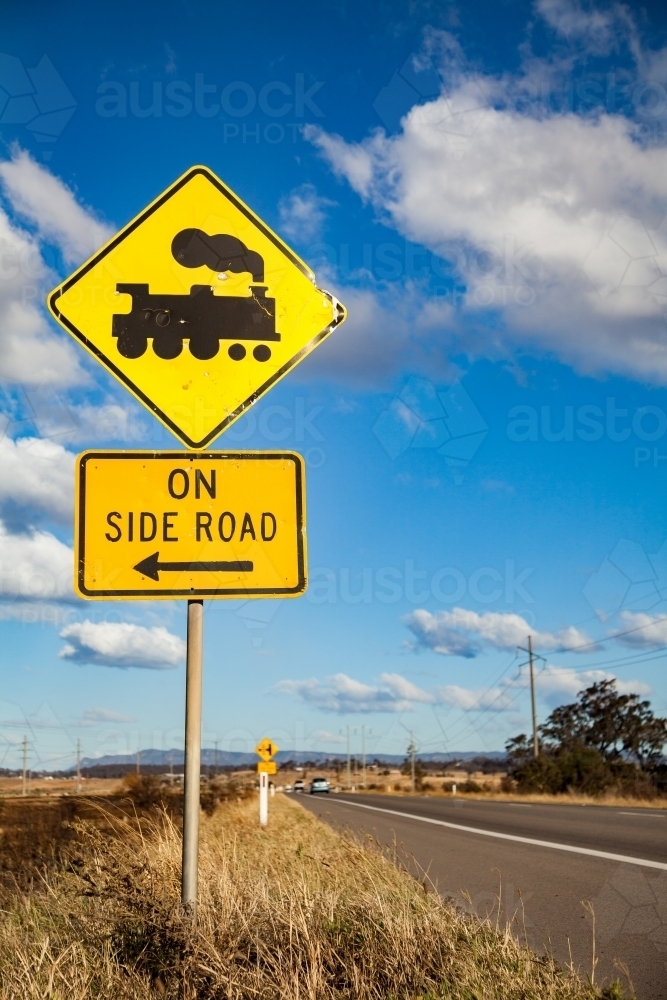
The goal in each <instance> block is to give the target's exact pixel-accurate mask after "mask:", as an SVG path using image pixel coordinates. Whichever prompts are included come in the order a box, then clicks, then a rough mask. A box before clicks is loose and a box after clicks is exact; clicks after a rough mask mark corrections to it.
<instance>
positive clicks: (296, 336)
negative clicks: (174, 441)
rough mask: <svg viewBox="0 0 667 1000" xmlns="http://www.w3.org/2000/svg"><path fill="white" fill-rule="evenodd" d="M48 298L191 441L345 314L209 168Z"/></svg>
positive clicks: (201, 441) (277, 375)
mask: <svg viewBox="0 0 667 1000" xmlns="http://www.w3.org/2000/svg"><path fill="white" fill-rule="evenodd" d="M48 304H49V308H50V310H51V312H52V314H53V315H54V316H55V318H56V319H57V320H58V322H59V323H61V324H62V326H64V327H65V329H66V330H68V331H69V333H71V334H72V336H74V337H75V338H76V339H77V340H79V341H80V342H81V343H82V344H83V345H84V347H86V348H87V349H88V350H89V351H90V353H91V354H93V355H94V356H95V357H96V358H97V360H98V361H100V362H101V363H102V364H103V365H104V366H105V367H106V368H107V369H108V370H109V371H110V372H111V373H112V374H113V375H115V377H116V378H117V379H119V381H120V382H122V383H123V385H125V386H126V388H128V389H129V390H130V391H131V392H132V393H134V395H135V396H136V397H137V399H139V400H140V401H141V402H142V403H143V404H144V405H145V406H147V407H148V409H149V410H150V411H151V412H152V413H153V414H155V416H157V417H158V418H159V419H160V420H161V421H162V422H163V423H164V424H165V425H166V427H168V428H169V430H170V431H172V433H174V434H175V435H176V436H177V437H178V438H180V440H181V441H183V442H184V443H185V444H186V445H188V446H189V447H191V448H203V447H206V446H207V445H208V444H210V442H211V441H213V440H214V439H215V438H216V437H217V436H218V435H219V434H221V433H222V431H224V430H225V429H226V428H227V427H228V426H229V425H230V424H231V423H232V422H233V421H234V420H236V419H237V418H238V417H240V416H241V415H242V414H243V413H244V412H245V411H246V409H247V408H248V407H249V406H251V405H252V403H254V402H255V401H256V400H257V399H259V397H260V396H262V395H263V394H264V393H265V392H267V391H268V390H269V389H270V388H271V387H272V386H273V385H275V383H276V382H277V381H278V380H279V379H281V378H282V377H283V376H284V375H286V374H287V372H289V371H290V369H292V368H293V367H294V366H295V365H297V364H298V363H299V362H300V361H302V360H303V359H304V358H305V357H306V355H307V354H309V353H310V351H312V350H313V349H314V348H315V347H317V345H318V344H320V343H321V342H322V341H323V340H324V339H325V338H326V337H327V336H328V335H329V334H330V333H331V331H332V330H334V329H335V327H336V326H338V325H339V324H340V323H341V322H342V321H343V320H344V319H345V315H346V314H345V309H344V307H343V306H342V305H341V303H340V302H338V301H337V300H336V299H335V298H334V296H333V295H331V294H330V293H329V292H325V291H322V290H321V289H319V288H317V286H316V284H315V276H314V275H313V273H312V271H311V270H310V269H309V268H308V266H307V265H306V264H304V262H303V261H302V260H300V259H299V258H298V257H297V255H296V254H295V253H294V252H293V251H292V250H290V248H289V247H288V246H287V245H286V244H285V243H283V241H282V240H281V239H280V237H279V236H277V235H276V234H275V233H273V232H272V231H271V230H270V229H269V227H268V226H267V225H265V223H263V222H262V221H261V219H259V218H258V217H257V216H256V215H255V214H254V213H253V212H252V211H251V210H250V209H249V208H248V207H247V205H245V204H244V203H243V202H242V201H241V200H240V198H238V197H237V196H236V195H235V194H234V193H233V192H232V191H230V189H229V188H228V187H226V186H225V185H224V184H223V182H222V181H221V180H220V179H219V178H218V177H216V176H215V174H213V173H212V172H211V171H210V170H208V169H207V168H206V167H193V168H192V169H191V170H188V171H187V173H185V174H184V175H183V176H182V177H180V178H179V180H177V181H176V182H175V183H174V184H172V185H171V187H169V188H167V190H166V191H165V192H164V193H163V194H161V195H160V197H159V198H157V199H156V200H155V201H154V202H153V203H152V204H151V205H149V206H148V207H147V208H146V209H145V210H144V211H143V212H142V213H141V214H140V215H138V216H137V218H136V219H133V220H132V222H130V223H129V224H128V225H127V226H125V228H124V229H122V230H121V231H120V232H119V233H118V234H117V235H116V236H114V237H113V239H112V240H110V241H109V243H107V244H106V246H104V247H102V249H101V250H99V251H98V252H97V253H96V254H95V255H94V256H93V257H91V259H90V260H88V261H87V262H86V263H85V264H83V265H82V266H81V267H80V268H79V269H78V270H77V271H75V272H74V274H72V275H71V277H69V278H68V279H67V280H66V281H65V282H64V283H63V284H62V285H60V286H59V287H58V288H56V289H55V290H54V291H53V292H51V294H50V295H49V298H48Z"/></svg>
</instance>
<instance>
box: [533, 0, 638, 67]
mask: <svg viewBox="0 0 667 1000" xmlns="http://www.w3.org/2000/svg"><path fill="white" fill-rule="evenodd" d="M535 7H536V9H537V11H539V13H540V15H541V16H542V17H543V18H544V20H545V21H546V22H547V24H548V25H549V26H550V27H551V28H553V29H554V31H556V32H557V33H558V34H559V35H562V36H563V38H565V39H567V41H568V42H570V43H574V42H576V43H580V44H583V45H584V46H585V47H586V49H587V51H588V52H589V53H590V54H595V55H599V56H603V55H609V53H610V52H611V51H612V50H613V49H615V48H617V47H618V45H619V43H620V42H621V41H623V40H624V39H627V40H628V41H629V43H630V45H631V47H632V48H634V49H636V46H637V38H636V31H635V27H634V22H633V21H632V18H631V16H630V12H629V10H628V8H627V7H626V6H625V5H624V4H620V3H614V4H612V5H611V6H610V7H608V8H607V9H606V10H600V9H598V8H595V7H588V8H584V7H583V6H582V4H581V3H579V2H577V0H537V2H536V4H535Z"/></svg>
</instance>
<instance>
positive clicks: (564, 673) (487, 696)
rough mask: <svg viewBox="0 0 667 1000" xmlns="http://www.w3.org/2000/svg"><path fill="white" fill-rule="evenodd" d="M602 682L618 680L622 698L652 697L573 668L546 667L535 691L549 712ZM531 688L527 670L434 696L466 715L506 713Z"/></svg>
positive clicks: (641, 686) (643, 688) (636, 686)
mask: <svg viewBox="0 0 667 1000" xmlns="http://www.w3.org/2000/svg"><path fill="white" fill-rule="evenodd" d="M603 680H615V681H616V688H617V690H618V691H619V692H620V693H621V694H629V693H634V694H640V695H641V694H649V693H650V691H651V688H650V687H649V686H648V685H647V684H645V683H644V682H643V681H640V680H629V681H624V680H618V678H616V677H614V675H613V674H610V673H608V672H607V671H606V670H581V671H576V670H574V669H572V668H571V667H557V666H553V665H552V664H547V666H546V667H544V668H543V669H542V670H538V671H537V672H536V677H535V691H536V694H537V697H538V698H539V699H540V700H541V701H542V702H544V703H546V704H547V705H548V706H549V707H550V708H555V707H556V706H557V705H562V704H564V703H565V702H569V701H574V700H575V698H576V697H577V695H578V694H579V692H580V691H583V689H584V688H587V687H589V686H590V685H591V684H596V683H598V682H599V681H603ZM529 686H530V679H529V676H528V672H527V671H526V670H525V669H524V670H522V671H521V673H520V674H519V676H517V677H512V678H508V679H505V680H503V681H501V683H500V684H499V685H497V686H496V687H492V688H476V689H471V688H463V687H459V686H458V685H456V684H447V685H444V686H442V687H437V688H436V689H435V690H434V692H433V694H434V698H435V701H436V703H437V704H439V705H450V706H451V707H452V708H460V709H462V710H463V711H466V712H469V711H479V712H481V711H490V712H507V711H509V710H510V709H512V708H514V707H515V703H516V700H517V693H518V691H519V690H527V689H528V687H529Z"/></svg>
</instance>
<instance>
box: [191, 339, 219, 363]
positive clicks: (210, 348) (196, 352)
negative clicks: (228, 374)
mask: <svg viewBox="0 0 667 1000" xmlns="http://www.w3.org/2000/svg"><path fill="white" fill-rule="evenodd" d="M219 348H220V342H219V340H218V338H217V337H210V336H209V337H204V336H201V335H200V336H198V337H190V354H192V356H193V357H195V358H197V360H198V361H210V359H211V358H214V357H215V356H216V354H217V353H218V350H219Z"/></svg>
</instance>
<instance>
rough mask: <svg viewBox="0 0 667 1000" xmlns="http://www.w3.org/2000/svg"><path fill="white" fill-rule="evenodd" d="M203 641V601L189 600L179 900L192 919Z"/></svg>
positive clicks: (194, 889) (194, 910) (196, 857)
mask: <svg viewBox="0 0 667 1000" xmlns="http://www.w3.org/2000/svg"><path fill="white" fill-rule="evenodd" d="M203 640H204V602H203V601H188V652H187V667H186V670H187V673H186V680H185V767H184V804H183V874H182V886H181V901H182V903H183V906H184V907H185V908H186V909H187V910H188V912H189V913H190V915H191V916H192V918H193V919H195V918H196V916H197V868H198V859H199V774H200V765H201V676H202V652H203V645H204V643H203Z"/></svg>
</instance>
